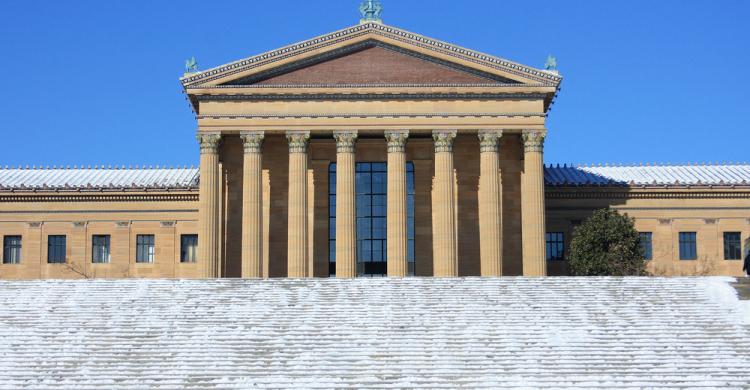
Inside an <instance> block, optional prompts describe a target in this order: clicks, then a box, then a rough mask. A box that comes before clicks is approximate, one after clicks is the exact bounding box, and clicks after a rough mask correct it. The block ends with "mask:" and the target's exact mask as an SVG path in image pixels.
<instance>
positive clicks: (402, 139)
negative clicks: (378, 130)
mask: <svg viewBox="0 0 750 390" xmlns="http://www.w3.org/2000/svg"><path fill="white" fill-rule="evenodd" d="M384 135H385V141H386V144H387V145H388V153H403V152H404V150H405V148H406V140H407V139H408V138H409V130H388V131H386V132H384Z"/></svg>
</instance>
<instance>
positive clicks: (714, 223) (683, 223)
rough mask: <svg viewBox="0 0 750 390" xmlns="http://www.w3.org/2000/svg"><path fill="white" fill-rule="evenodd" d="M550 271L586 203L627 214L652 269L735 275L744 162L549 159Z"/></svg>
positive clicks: (744, 236)
mask: <svg viewBox="0 0 750 390" xmlns="http://www.w3.org/2000/svg"><path fill="white" fill-rule="evenodd" d="M545 180H546V183H547V186H546V202H547V232H548V234H547V237H546V238H547V247H548V252H549V251H552V252H554V251H559V250H560V247H561V246H562V252H563V253H562V256H557V257H556V258H555V259H551V258H550V254H549V253H548V263H547V266H548V270H549V272H550V274H551V275H555V274H558V275H559V274H565V273H566V272H567V263H566V261H565V259H566V257H567V256H568V254H569V248H570V241H571V238H572V234H573V231H574V229H575V226H576V225H578V224H579V223H581V222H582V221H583V220H584V219H585V218H586V217H587V216H589V215H590V214H591V213H592V212H593V211H594V210H596V209H599V208H607V207H610V208H613V209H615V210H617V211H619V212H621V213H624V214H627V215H629V216H631V217H633V218H634V219H635V226H636V229H637V230H638V231H639V232H640V233H641V237H642V241H643V245H644V249H645V251H646V255H647V260H648V270H649V271H650V272H651V273H653V274H654V275H732V276H739V275H742V274H743V273H742V265H743V261H742V260H743V259H744V258H745V257H746V256H747V253H748V250H750V165H747V164H736V165H732V164H730V165H708V166H706V165H702V166H699V165H681V166H605V167H602V166H598V167H570V166H559V165H558V166H550V167H547V169H546V172H545Z"/></svg>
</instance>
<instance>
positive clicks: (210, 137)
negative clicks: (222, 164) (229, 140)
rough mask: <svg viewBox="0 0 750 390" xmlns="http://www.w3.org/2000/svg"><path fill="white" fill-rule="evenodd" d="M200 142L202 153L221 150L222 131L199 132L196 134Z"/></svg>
mask: <svg viewBox="0 0 750 390" xmlns="http://www.w3.org/2000/svg"><path fill="white" fill-rule="evenodd" d="M196 138H197V139H198V143H199V144H200V148H201V154H207V153H208V154H215V153H218V152H219V142H221V134H220V133H198V134H197V135H196Z"/></svg>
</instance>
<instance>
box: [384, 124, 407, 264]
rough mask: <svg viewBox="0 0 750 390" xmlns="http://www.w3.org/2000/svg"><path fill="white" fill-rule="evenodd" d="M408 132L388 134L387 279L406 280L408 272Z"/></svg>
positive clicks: (386, 135)
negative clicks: (404, 278)
mask: <svg viewBox="0 0 750 390" xmlns="http://www.w3.org/2000/svg"><path fill="white" fill-rule="evenodd" d="M408 138H409V131H408V130H397V131H386V132H385V139H386V143H387V145H388V190H387V201H386V203H387V208H388V210H387V213H388V215H387V217H386V221H387V222H386V223H387V227H386V230H387V231H386V239H387V244H386V245H387V248H386V252H387V257H388V266H387V267H388V276H389V277H394V278H403V277H405V276H406V274H407V273H408V272H409V263H408V253H407V249H408V236H407V234H408V231H407V230H406V229H407V227H406V222H407V209H406V140H407V139H408Z"/></svg>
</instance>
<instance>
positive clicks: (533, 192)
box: [521, 130, 547, 276]
mask: <svg viewBox="0 0 750 390" xmlns="http://www.w3.org/2000/svg"><path fill="white" fill-rule="evenodd" d="M546 136H547V134H546V132H544V131H542V130H524V132H523V134H522V139H523V149H524V162H523V185H522V187H521V214H522V215H521V216H522V230H523V231H522V234H523V275H524V276H546V275H547V258H546V254H545V240H544V236H545V232H546V229H545V218H546V216H545V209H544V160H543V150H544V138H545V137H546Z"/></svg>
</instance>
